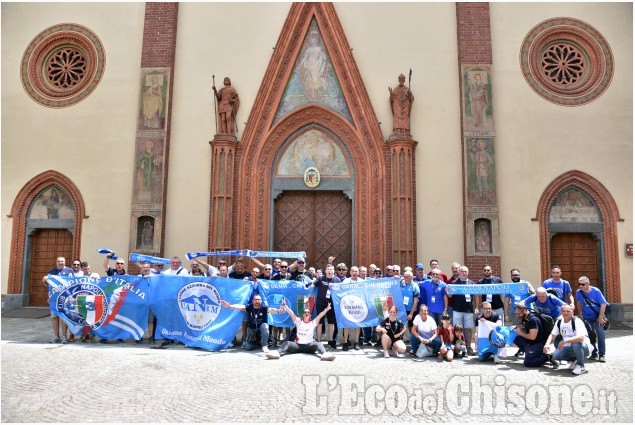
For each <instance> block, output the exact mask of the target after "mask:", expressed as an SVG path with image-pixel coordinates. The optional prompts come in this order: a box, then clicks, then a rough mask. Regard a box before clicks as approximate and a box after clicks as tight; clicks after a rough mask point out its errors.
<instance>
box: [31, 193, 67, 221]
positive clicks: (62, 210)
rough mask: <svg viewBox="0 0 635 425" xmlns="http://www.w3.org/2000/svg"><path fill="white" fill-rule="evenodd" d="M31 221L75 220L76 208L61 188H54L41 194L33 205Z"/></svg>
mask: <svg viewBox="0 0 635 425" xmlns="http://www.w3.org/2000/svg"><path fill="white" fill-rule="evenodd" d="M29 218H30V219H39V220H42V219H43V220H74V219H75V206H74V205H73V201H72V200H71V198H70V197H69V196H68V195H67V194H66V192H64V191H63V190H62V189H61V188H59V187H57V186H52V187H49V188H47V189H45V190H44V191H42V193H40V194H39V195H38V197H37V198H35V200H34V201H33V203H32V204H31V211H29Z"/></svg>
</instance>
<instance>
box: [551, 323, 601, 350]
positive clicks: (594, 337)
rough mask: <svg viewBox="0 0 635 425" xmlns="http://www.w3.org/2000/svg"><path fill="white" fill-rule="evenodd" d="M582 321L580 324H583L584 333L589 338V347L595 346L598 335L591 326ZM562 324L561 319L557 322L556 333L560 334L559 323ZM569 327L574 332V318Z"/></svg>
mask: <svg viewBox="0 0 635 425" xmlns="http://www.w3.org/2000/svg"><path fill="white" fill-rule="evenodd" d="M580 320H582V323H584V327H585V328H586V333H587V335H588V336H589V341H591V345H593V346H595V343H596V342H597V340H598V334H597V333H596V332H595V329H593V326H591V324H590V323H589V322H588V321H586V320H584V319H580ZM561 322H562V319H560V320H558V323H557V326H558V333H560V323H561ZM571 327H572V328H573V332H575V317H573V318H572V319H571Z"/></svg>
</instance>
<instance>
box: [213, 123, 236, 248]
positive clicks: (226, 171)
mask: <svg viewBox="0 0 635 425" xmlns="http://www.w3.org/2000/svg"><path fill="white" fill-rule="evenodd" d="M209 144H210V146H211V147H212V173H211V174H212V177H211V184H210V201H209V202H210V205H209V207H210V208H209V211H210V215H209V249H210V251H227V250H231V249H233V248H232V241H231V236H232V212H233V198H234V196H233V194H234V163H235V158H236V145H237V142H236V141H235V138H232V137H218V136H217V137H215V138H214V140H213V141H211V142H209Z"/></svg>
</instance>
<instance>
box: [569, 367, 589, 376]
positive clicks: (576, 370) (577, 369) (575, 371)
mask: <svg viewBox="0 0 635 425" xmlns="http://www.w3.org/2000/svg"><path fill="white" fill-rule="evenodd" d="M571 372H573V374H574V375H582V374H583V373H587V370H586V369H585V368H584V366H580V365H576V366H575V368H574V369H573V370H572V371H571Z"/></svg>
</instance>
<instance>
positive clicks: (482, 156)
mask: <svg viewBox="0 0 635 425" xmlns="http://www.w3.org/2000/svg"><path fill="white" fill-rule="evenodd" d="M465 146H466V150H467V152H466V155H465V157H466V161H467V169H468V173H467V187H468V204H469V205H495V204H496V167H495V163H494V139H491V138H490V139H485V138H483V139H472V138H470V139H468V140H467V143H466V144H465Z"/></svg>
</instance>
